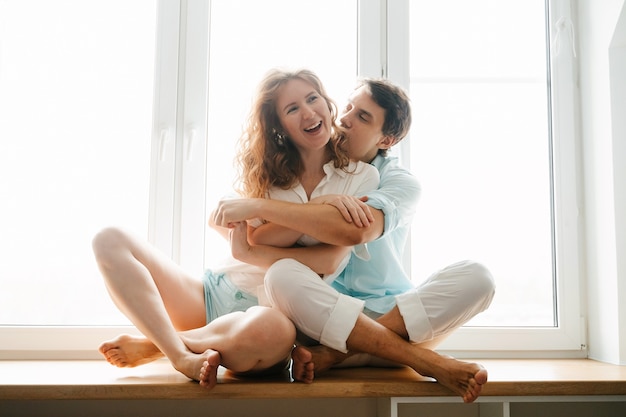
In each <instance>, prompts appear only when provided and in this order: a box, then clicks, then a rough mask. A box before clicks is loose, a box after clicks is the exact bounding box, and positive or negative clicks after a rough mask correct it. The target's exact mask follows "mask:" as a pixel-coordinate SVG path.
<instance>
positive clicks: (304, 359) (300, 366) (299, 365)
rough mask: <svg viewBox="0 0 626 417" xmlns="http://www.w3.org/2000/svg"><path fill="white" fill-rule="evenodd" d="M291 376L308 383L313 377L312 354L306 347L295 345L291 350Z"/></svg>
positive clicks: (313, 364)
mask: <svg viewBox="0 0 626 417" xmlns="http://www.w3.org/2000/svg"><path fill="white" fill-rule="evenodd" d="M291 359H292V364H291V376H292V377H293V379H294V380H296V381H300V382H305V383H307V384H310V383H311V382H313V378H314V377H315V363H314V359H313V354H312V353H311V351H310V350H308V348H305V347H302V346H296V347H295V348H294V349H293V351H292V352H291Z"/></svg>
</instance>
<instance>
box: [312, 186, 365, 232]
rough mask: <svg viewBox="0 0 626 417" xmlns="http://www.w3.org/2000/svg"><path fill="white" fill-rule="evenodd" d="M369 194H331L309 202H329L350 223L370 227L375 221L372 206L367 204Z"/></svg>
mask: <svg viewBox="0 0 626 417" xmlns="http://www.w3.org/2000/svg"><path fill="white" fill-rule="evenodd" d="M366 201H367V196H364V197H360V198H359V197H354V196H351V195H342V194H329V195H323V196H320V197H316V198H313V199H311V200H310V201H309V204H311V203H312V204H328V205H331V206H334V207H335V208H336V209H337V210H339V212H340V213H341V215H342V216H343V218H344V219H345V220H346V221H347V222H348V223H354V224H355V225H356V226H357V227H368V226H369V225H370V224H371V223H372V222H373V221H374V215H373V214H372V210H371V209H370V206H368V205H367V204H365V202H366Z"/></svg>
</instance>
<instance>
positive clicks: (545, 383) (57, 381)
mask: <svg viewBox="0 0 626 417" xmlns="http://www.w3.org/2000/svg"><path fill="white" fill-rule="evenodd" d="M480 363H482V364H483V365H484V366H485V367H486V368H487V369H488V371H489V382H488V383H487V385H486V386H485V387H484V388H483V392H482V395H483V396H580V395H585V396H589V395H626V366H618V365H611V364H606V363H602V362H597V361H593V360H588V359H541V360H535V359H518V360H511V359H495V360H480ZM440 396H454V394H453V393H451V392H450V391H449V390H447V389H446V388H444V387H442V386H441V385H439V384H437V383H435V382H433V381H432V380H431V379H429V378H423V377H421V376H419V375H417V374H416V373H415V372H413V371H412V370H411V369H408V368H400V369H382V368H354V369H335V370H331V371H328V372H326V373H324V374H322V375H318V376H317V377H316V380H315V382H313V383H312V384H303V383H297V382H292V381H291V380H290V378H289V375H288V374H287V373H285V374H284V375H280V376H275V377H263V378H238V377H235V376H233V375H232V374H231V373H229V372H227V371H224V370H223V369H220V373H219V383H218V385H217V386H216V387H215V388H214V389H213V390H211V391H207V390H205V389H204V388H202V387H200V386H199V385H198V384H197V383H195V382H192V381H190V380H189V379H187V378H185V377H184V376H183V375H182V374H180V373H178V372H177V371H175V370H174V369H173V368H172V367H171V365H170V364H169V362H167V361H164V360H161V361H156V362H153V363H150V364H147V365H144V366H140V367H137V368H131V369H118V368H115V367H113V366H111V365H109V364H108V363H106V362H105V361H104V360H100V361H0V400H52V399H163V398H168V399H199V398H222V399H227V398H240V399H241V398H249V399H253V398H370V397H440Z"/></svg>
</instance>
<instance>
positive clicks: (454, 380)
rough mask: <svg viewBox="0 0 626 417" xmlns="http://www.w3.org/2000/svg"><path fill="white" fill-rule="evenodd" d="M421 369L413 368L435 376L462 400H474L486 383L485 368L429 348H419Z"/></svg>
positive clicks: (420, 372) (425, 374) (468, 401)
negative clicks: (422, 363) (422, 361)
mask: <svg viewBox="0 0 626 417" xmlns="http://www.w3.org/2000/svg"><path fill="white" fill-rule="evenodd" d="M418 349H420V350H423V351H422V352H421V357H422V359H423V360H424V364H425V365H424V367H423V369H421V370H420V369H417V368H414V369H415V370H416V371H417V372H418V373H419V374H421V375H423V376H429V377H432V378H435V379H436V380H437V382H439V383H440V384H441V385H443V386H445V387H446V388H448V389H450V390H452V391H453V392H455V393H457V394H459V395H460V396H461V398H463V401H464V402H466V403H471V402H473V401H475V400H476V399H477V398H478V397H479V396H480V393H481V391H482V387H483V385H485V384H486V383H487V370H486V369H485V368H483V367H482V366H481V365H479V364H477V363H471V362H463V361H459V360H457V359H454V358H451V357H449V356H442V355H440V354H438V353H436V352H434V351H432V350H429V349H421V348H418Z"/></svg>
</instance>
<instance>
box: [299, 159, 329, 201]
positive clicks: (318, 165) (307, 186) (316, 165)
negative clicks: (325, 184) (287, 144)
mask: <svg viewBox="0 0 626 417" xmlns="http://www.w3.org/2000/svg"><path fill="white" fill-rule="evenodd" d="M301 156H302V165H303V167H304V170H303V171H302V175H301V176H300V183H301V184H302V187H304V190H305V191H306V195H307V197H308V198H309V199H310V198H311V194H312V193H313V190H315V187H317V184H319V182H320V181H321V180H322V178H324V176H325V175H326V174H325V173H324V165H325V164H326V163H327V162H328V161H330V156H329V155H328V152H327V150H326V148H324V149H323V150H321V152H310V153H307V154H302V155H301Z"/></svg>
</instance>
